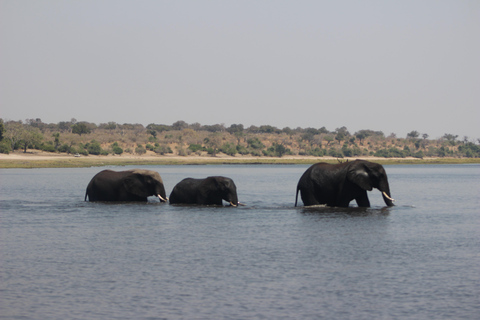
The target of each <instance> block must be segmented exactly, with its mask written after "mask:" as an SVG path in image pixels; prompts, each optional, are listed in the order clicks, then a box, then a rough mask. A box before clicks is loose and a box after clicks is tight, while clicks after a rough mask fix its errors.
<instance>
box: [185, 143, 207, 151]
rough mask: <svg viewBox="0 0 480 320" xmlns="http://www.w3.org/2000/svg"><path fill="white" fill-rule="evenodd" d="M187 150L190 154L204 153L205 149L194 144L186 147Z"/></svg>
mask: <svg viewBox="0 0 480 320" xmlns="http://www.w3.org/2000/svg"><path fill="white" fill-rule="evenodd" d="M188 149H190V150H191V151H192V152H197V151H205V147H204V146H202V145H201V144H196V143H192V144H190V145H189V146H188Z"/></svg>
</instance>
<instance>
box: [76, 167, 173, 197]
mask: <svg viewBox="0 0 480 320" xmlns="http://www.w3.org/2000/svg"><path fill="white" fill-rule="evenodd" d="M149 196H156V197H158V198H159V199H160V201H161V202H166V201H167V200H168V198H167V195H166V192H165V187H164V185H163V181H162V178H161V177H160V175H159V174H158V172H155V171H151V170H140V169H134V170H127V171H112V170H103V171H101V172H99V173H97V174H96V175H95V176H94V177H93V178H92V180H91V181H90V183H89V184H88V187H87V191H86V193H85V201H86V200H87V197H88V200H89V201H144V202H146V201H147V198H148V197H149Z"/></svg>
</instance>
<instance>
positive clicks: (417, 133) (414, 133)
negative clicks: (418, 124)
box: [407, 130, 420, 139]
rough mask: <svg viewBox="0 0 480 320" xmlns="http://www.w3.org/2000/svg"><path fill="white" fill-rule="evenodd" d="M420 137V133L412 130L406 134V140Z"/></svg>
mask: <svg viewBox="0 0 480 320" xmlns="http://www.w3.org/2000/svg"><path fill="white" fill-rule="evenodd" d="M419 136H420V133H419V132H418V131H417V130H413V131H411V132H410V133H407V139H416V138H418V137H419Z"/></svg>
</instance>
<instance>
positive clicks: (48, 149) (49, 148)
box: [40, 143, 57, 152]
mask: <svg viewBox="0 0 480 320" xmlns="http://www.w3.org/2000/svg"><path fill="white" fill-rule="evenodd" d="M40 150H42V151H46V152H55V151H57V150H55V147H54V146H53V145H51V144H48V143H44V144H42V145H41V146H40Z"/></svg>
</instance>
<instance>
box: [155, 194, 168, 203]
mask: <svg viewBox="0 0 480 320" xmlns="http://www.w3.org/2000/svg"><path fill="white" fill-rule="evenodd" d="M157 197H158V199H160V201H163V202H167V200H168V198H167V200H165V199H163V197H162V196H161V195H159V194H157Z"/></svg>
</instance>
